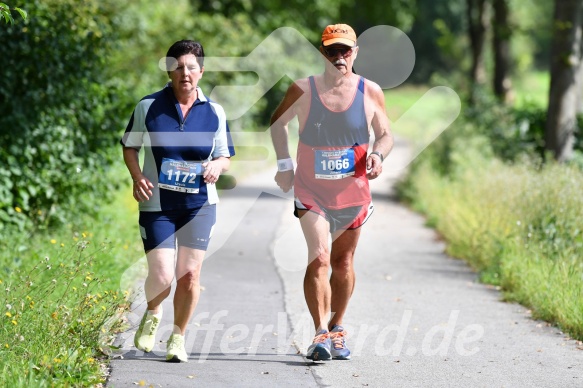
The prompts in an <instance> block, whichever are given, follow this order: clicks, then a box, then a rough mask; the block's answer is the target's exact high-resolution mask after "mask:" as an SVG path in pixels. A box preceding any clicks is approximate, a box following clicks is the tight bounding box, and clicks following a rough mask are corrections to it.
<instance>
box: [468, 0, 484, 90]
mask: <svg viewBox="0 0 583 388" xmlns="http://www.w3.org/2000/svg"><path fill="white" fill-rule="evenodd" d="M466 4H467V9H466V11H467V15H468V33H469V37H470V49H471V52H472V64H471V68H470V84H471V86H470V101H473V94H474V90H475V87H476V85H478V84H483V83H484V82H485V80H486V71H485V69H484V43H485V41H486V30H487V23H488V20H487V18H486V0H467V2H466Z"/></svg>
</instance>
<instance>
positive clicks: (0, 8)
mask: <svg viewBox="0 0 583 388" xmlns="http://www.w3.org/2000/svg"><path fill="white" fill-rule="evenodd" d="M11 10H14V11H16V12H18V13H19V14H20V16H21V17H22V19H23V20H26V17H27V16H28V14H27V12H26V11H25V10H23V9H22V8H18V7H14V8H10V7H9V6H8V5H7V4H4V3H0V20H1V19H2V18H4V20H5V21H6V23H10V24H14V18H13V17H12V13H11Z"/></svg>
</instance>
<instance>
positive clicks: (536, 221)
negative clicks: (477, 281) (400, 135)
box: [401, 160, 583, 340]
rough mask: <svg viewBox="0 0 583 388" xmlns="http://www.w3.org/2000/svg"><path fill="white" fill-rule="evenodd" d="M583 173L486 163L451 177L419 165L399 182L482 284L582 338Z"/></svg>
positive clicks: (564, 168)
mask: <svg viewBox="0 0 583 388" xmlns="http://www.w3.org/2000/svg"><path fill="white" fill-rule="evenodd" d="M582 191H583V172H581V170H580V169H578V168H575V167H569V166H564V165H556V164H551V165H547V166H544V167H543V168H539V167H537V166H533V165H530V164H528V163H526V164H525V163H523V164H520V165H512V166H510V165H506V164H503V163H501V162H498V161H495V160H494V161H490V162H484V163H482V164H481V166H480V167H477V164H473V165H472V167H471V168H466V169H462V170H460V171H458V172H457V174H455V175H453V176H443V175H441V174H439V173H438V172H436V171H435V169H434V168H433V166H432V165H431V163H430V162H428V160H425V161H424V162H421V163H419V164H418V165H417V166H416V167H415V168H414V169H413V172H412V174H411V175H410V176H409V178H408V181H407V182H406V183H405V184H404V185H402V186H401V193H402V194H404V195H405V196H406V197H408V198H409V199H410V200H411V201H412V204H413V206H414V208H416V209H417V210H420V211H421V212H423V213H425V214H426V215H427V217H428V221H429V223H430V224H431V225H432V226H434V227H435V228H436V229H437V230H438V231H439V232H440V233H441V234H442V235H443V236H444V238H445V239H446V240H447V242H448V247H447V252H448V254H450V255H452V256H454V257H458V258H464V259H465V260H466V261H468V262H469V263H470V265H472V267H474V268H475V269H476V270H477V271H479V272H480V276H481V279H482V280H483V281H484V282H487V283H492V284H496V285H499V286H500V287H501V289H502V290H503V295H504V297H505V298H506V299H507V300H510V301H516V302H519V303H521V304H523V305H525V306H528V307H529V308H531V309H532V312H533V317H535V318H540V319H543V320H546V321H548V322H551V323H553V324H556V325H558V326H559V327H560V328H561V329H562V330H564V331H565V332H567V333H569V334H570V335H571V336H572V337H573V338H576V339H579V340H583V257H582V256H581V252H582V251H583V225H582V224H581V220H582V219H583V197H582V196H581V192H582Z"/></svg>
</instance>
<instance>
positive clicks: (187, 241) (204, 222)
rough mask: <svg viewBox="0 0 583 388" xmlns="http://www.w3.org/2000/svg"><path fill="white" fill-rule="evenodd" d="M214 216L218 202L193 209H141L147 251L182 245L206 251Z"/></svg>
mask: <svg viewBox="0 0 583 388" xmlns="http://www.w3.org/2000/svg"><path fill="white" fill-rule="evenodd" d="M216 220H217V205H214V204H213V205H204V206H202V207H200V208H196V209H180V210H165V211H160V212H140V220H139V224H140V234H141V235H142V242H143V243H144V250H145V251H146V252H148V251H150V250H152V249H154V248H173V249H175V248H176V246H183V247H188V248H194V249H200V250H202V251H206V250H207V248H208V245H209V241H210V238H211V234H212V231H213V226H214V225H215V222H216Z"/></svg>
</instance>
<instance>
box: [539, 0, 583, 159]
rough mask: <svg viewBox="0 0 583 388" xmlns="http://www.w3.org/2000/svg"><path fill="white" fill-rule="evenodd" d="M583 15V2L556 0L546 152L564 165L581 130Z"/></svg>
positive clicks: (580, 0) (579, 0)
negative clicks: (582, 37) (578, 89)
mask: <svg viewBox="0 0 583 388" xmlns="http://www.w3.org/2000/svg"><path fill="white" fill-rule="evenodd" d="M582 11H583V1H582V0H555V11H554V23H553V38H552V46H551V47H552V52H551V85H550V91H549V105H548V110H547V122H546V126H545V149H547V150H549V151H551V152H552V153H553V155H554V157H555V158H556V159H557V160H558V161H560V162H563V161H566V160H568V159H569V158H570V157H571V154H572V152H573V144H574V141H575V136H574V133H575V130H576V128H577V96H578V92H577V78H578V77H577V72H578V70H579V64H580V60H581V53H580V50H581V12H582Z"/></svg>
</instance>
